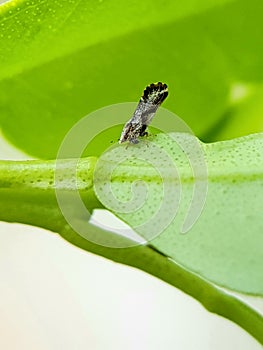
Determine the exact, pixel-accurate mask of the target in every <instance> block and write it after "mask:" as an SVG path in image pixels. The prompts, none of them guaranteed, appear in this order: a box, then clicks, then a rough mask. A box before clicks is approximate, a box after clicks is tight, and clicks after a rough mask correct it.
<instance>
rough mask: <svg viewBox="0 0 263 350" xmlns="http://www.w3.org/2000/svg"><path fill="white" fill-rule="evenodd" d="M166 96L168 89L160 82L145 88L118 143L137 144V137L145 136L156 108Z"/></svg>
mask: <svg viewBox="0 0 263 350" xmlns="http://www.w3.org/2000/svg"><path fill="white" fill-rule="evenodd" d="M167 96H168V87H167V85H166V84H163V83H161V82H159V83H156V84H150V85H148V86H147V87H146V89H145V90H144V92H143V95H142V97H141V99H140V102H139V103H138V106H137V107H136V110H135V112H134V113H133V116H132V117H131V119H130V120H129V121H128V122H127V123H126V124H125V126H124V128H123V130H122V133H121V137H120V140H119V143H123V142H125V141H129V142H131V143H138V142H139V141H138V137H139V136H144V135H146V134H147V132H146V129H147V126H148V125H149V124H150V122H151V120H152V118H153V117H154V115H155V113H156V111H157V109H158V107H159V106H160V105H161V103H162V102H163V101H164V100H165V99H166V97H167Z"/></svg>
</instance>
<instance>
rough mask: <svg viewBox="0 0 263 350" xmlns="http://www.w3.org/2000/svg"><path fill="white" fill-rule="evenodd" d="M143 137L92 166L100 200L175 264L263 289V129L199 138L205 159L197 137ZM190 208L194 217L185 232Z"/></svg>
mask: <svg viewBox="0 0 263 350" xmlns="http://www.w3.org/2000/svg"><path fill="white" fill-rule="evenodd" d="M145 142H146V144H145ZM145 142H143V141H141V142H140V143H139V144H138V145H135V146H134V147H130V148H129V149H130V151H129V150H127V149H126V150H125V148H122V147H118V148H117V149H113V150H108V151H107V152H106V153H105V154H104V155H103V156H102V157H101V160H99V163H98V164H97V166H96V169H95V190H96V194H97V196H98V198H99V200H100V202H101V203H102V204H103V205H104V206H105V207H107V208H108V209H109V210H111V211H113V212H114V213H115V214H116V215H117V216H118V217H120V218H121V219H122V220H124V221H125V222H126V223H128V224H129V225H130V226H131V227H132V228H133V229H135V230H136V231H137V232H138V233H139V234H141V235H142V236H143V237H145V238H147V240H149V239H153V240H152V241H151V245H152V246H154V247H155V248H156V249H157V250H158V251H160V252H161V253H162V254H164V255H165V256H168V257H170V258H171V259H173V260H174V261H175V262H176V263H177V264H180V265H181V266H184V267H185V268H187V269H189V270H191V271H193V272H195V273H197V274H199V275H202V276H203V278H205V279H207V280H210V281H212V282H214V283H216V284H217V285H220V286H223V287H226V288H228V289H233V290H236V291H239V292H243V293H249V294H256V295H261V296H263V275H262V265H263V251H262V246H263V235H262V232H263V218H262V208H263V134H258V135H257V134H255V135H251V136H246V137H243V138H239V139H234V140H231V141H224V142H219V143H212V144H202V143H199V144H200V146H201V151H202V152H203V156H204V161H205V162H203V161H202V153H195V148H197V146H198V143H197V140H196V138H195V137H194V136H191V135H188V134H183V133H178V134H173V135H172V134H171V135H165V134H159V135H157V137H155V138H154V139H153V140H152V142H153V143H154V147H151V146H149V145H150V144H151V142H149V140H147V141H145ZM147 144H148V147H147ZM189 150H190V153H189V154H187V152H188V151H189ZM191 152H192V153H191ZM193 152H194V153H193ZM186 155H187V156H186ZM122 156H123V157H124V158H123V159H122V158H121V157H122ZM197 157H199V158H197ZM156 158H157V160H156ZM118 162H119V163H118ZM200 166H201V168H200ZM206 166H207V169H206V168H205V167H206ZM198 167H199V169H198ZM195 169H197V171H195ZM206 171H207V173H206ZM206 174H208V177H207V178H206ZM109 182H110V183H111V186H110V187H109V185H108V184H109ZM206 182H207V190H208V191H207V193H206V186H205V184H206ZM146 185H147V189H145V186H146ZM200 185H201V187H199V192H196V196H197V197H196V198H195V199H194V198H193V193H194V190H196V189H197V187H198V186H200ZM194 186H196V187H195V188H194ZM203 205H204V208H203ZM202 209H203V210H202ZM190 210H193V211H192V212H190ZM189 213H190V216H191V217H190V220H191V219H194V220H192V221H191V223H190V225H189V223H188V228H187V232H186V233H185V234H182V232H183V231H185V230H183V229H182V227H184V226H185V223H186V217H187V215H188V216H189ZM199 215H200V216H199ZM188 219H189V217H188Z"/></svg>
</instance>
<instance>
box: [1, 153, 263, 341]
mask: <svg viewBox="0 0 263 350" xmlns="http://www.w3.org/2000/svg"><path fill="white" fill-rule="evenodd" d="M95 162H96V159H95V158H86V159H81V160H80V162H79V165H78V170H77V178H78V181H77V183H78V189H79V191H80V194H81V197H82V199H83V201H84V202H85V204H86V206H87V208H89V209H93V208H100V207H102V206H101V204H100V203H99V201H98V200H97V198H96V196H95V194H94V192H93V183H92V176H93V170H94V165H95ZM72 164H73V162H72V161H71V160H61V161H60V162H59V169H60V170H59V171H60V172H61V173H60V175H61V179H63V181H60V182H58V183H57V184H56V186H57V188H58V190H59V191H66V192H68V193H69V194H70V192H71V191H74V183H73V182H72V174H73V172H72V171H73V170H74V169H72ZM55 168H56V163H55V161H23V162H11V161H1V162H0V220H2V221H8V222H19V223H24V224H30V225H35V226H39V227H43V228H46V229H49V230H51V231H54V232H58V233H59V234H60V235H61V236H62V237H64V238H65V239H66V240H67V241H69V242H71V243H72V244H74V245H76V246H78V247H80V248H82V249H85V250H87V251H89V252H92V253H95V254H97V255H101V256H103V257H106V258H108V259H111V260H113V261H115V262H118V263H122V264H126V265H129V266H133V267H136V268H139V269H141V270H144V271H145V272H148V273H150V274H152V275H153V276H156V277H158V278H160V279H162V280H163V281H165V282H167V283H169V284H171V285H173V286H175V287H177V288H179V289H181V290H182V291H184V292H185V293H187V294H188V295H191V296H192V297H194V298H195V299H197V300H199V302H200V303H202V304H203V306H204V307H205V308H206V309H207V310H209V311H211V312H213V313H216V314H218V315H221V316H224V317H225V318H227V319H229V320H231V321H233V322H235V323H236V324H238V325H239V326H240V327H242V328H243V329H244V330H246V331H247V332H248V333H250V334H251V335H252V336H253V337H255V338H256V339H257V340H258V341H259V342H260V343H261V344H263V332H262V329H263V317H262V315H260V314H259V313H257V312H256V311H255V310H253V309H252V308H251V307H250V306H248V305H247V304H246V303H245V302H243V301H241V300H239V299H238V298H237V297H235V296H233V295H230V294H227V293H226V292H224V291H223V290H222V289H220V288H219V287H217V286H216V285H214V284H212V283H211V282H209V281H207V280H205V279H204V278H202V277H201V276H199V275H197V274H195V273H193V272H192V271H189V270H187V269H186V268H184V267H183V266H180V265H178V264H177V263H176V262H175V261H172V260H171V259H169V258H168V257H166V256H164V255H163V254H161V253H160V252H158V251H157V250H156V249H154V248H153V247H151V245H148V246H133V247H129V248H119V249H117V248H109V247H105V246H101V245H97V244H95V243H92V242H90V241H88V240H86V239H85V238H83V237H82V236H80V235H78V234H77V233H76V232H74V231H73V230H72V229H71V227H70V226H69V225H68V224H67V222H66V221H65V219H64V218H63V215H62V214H61V212H60V209H59V207H58V205H57V201H56V194H55V181H54V175H55ZM76 215H77V213H76ZM90 230H91V231H92V232H94V234H100V235H105V237H112V238H114V239H115V241H116V240H117V241H118V240H119V241H120V242H122V241H123V238H122V237H120V236H117V235H115V234H113V233H110V232H107V231H105V230H102V229H100V228H98V227H95V226H92V225H90Z"/></svg>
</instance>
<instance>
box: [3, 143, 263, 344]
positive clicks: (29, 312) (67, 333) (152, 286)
mask: <svg viewBox="0 0 263 350" xmlns="http://www.w3.org/2000/svg"><path fill="white" fill-rule="evenodd" d="M28 158H29V157H28V156H27V155H24V154H23V153H21V152H20V151H18V150H16V149H15V148H13V147H12V146H11V145H8V144H7V143H6V141H4V140H3V138H0V159H28ZM0 242H1V245H0V293H1V294H0V295H1V297H0V349H6V350H9V349H10V350H16V349H19V350H31V349H38V350H41V349H45V350H51V349H52V350H53V349H55V350H57V349H65V350H72V349H74V350H82V349H83V350H84V349H90V350H111V349H114V350H123V349H125V350H134V349H136V350H137V349H138V350H140V349H143V350H159V349H180V350H198V349H200V350H201V349H202V350H206V349H207V350H211V349H214V350H217V349H218V350H219V349H225V350H232V349H238V350H248V349H249V350H258V349H262V346H261V345H259V344H258V343H257V342H256V341H255V340H254V339H253V338H252V337H251V336H250V335H249V334H247V333H246V332H245V331H243V330H242V329H241V328H239V327H238V326H236V325H235V324H233V323H232V322H230V321H228V320H225V319H223V318H221V317H219V316H217V315H213V314H211V313H209V312H207V311H206V310H205V309H204V308H203V307H202V305H200V304H199V303H198V302H197V301H195V300H194V299H192V298H191V297H189V296H187V295H185V294H183V293H182V292H181V291H179V290H177V289H176V288H174V287H172V286H170V285H168V284H166V283H164V282H163V281H161V280H158V279H157V278H155V277H152V276H150V275H147V274H146V273H144V272H142V271H139V270H136V269H133V268H131V267H127V266H123V265H120V264H116V263H114V262H112V261H110V260H106V259H104V258H101V257H98V256H96V255H92V254H90V253H88V252H85V251H82V250H81V249H78V248H76V247H74V246H73V245H71V244H69V243H68V242H66V241H64V240H63V239H62V238H60V237H59V235H57V234H54V233H52V232H49V231H46V230H43V229H40V228H36V227H30V226H26V225H21V224H8V223H0ZM247 300H249V301H251V300H252V302H253V303H254V304H257V305H259V306H260V304H261V309H262V310H263V307H262V305H263V303H262V300H261V301H258V300H256V299H252V298H247Z"/></svg>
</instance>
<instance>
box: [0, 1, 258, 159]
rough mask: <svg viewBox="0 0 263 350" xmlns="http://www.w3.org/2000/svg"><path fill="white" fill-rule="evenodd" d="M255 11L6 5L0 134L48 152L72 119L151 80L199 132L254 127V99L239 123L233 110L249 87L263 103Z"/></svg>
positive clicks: (197, 5) (238, 7)
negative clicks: (162, 87) (246, 120)
mask: <svg viewBox="0 0 263 350" xmlns="http://www.w3.org/2000/svg"><path fill="white" fill-rule="evenodd" d="M261 10H262V2H261V0H252V1H250V2H249V3H248V2H247V1H245V0H242V1H230V0H216V1H213V2H211V1H208V0H202V1H196V0H191V1H188V2H187V3H185V2H175V1H172V0H170V1H166V2H165V3H162V2H153V1H150V0H145V1H144V2H143V3H142V2H141V1H139V0H133V1H130V2H128V3H126V2H125V3H124V2H123V3H122V2H120V1H118V0H110V1H107V2H106V1H101V2H100V1H96V2H95V1H84V0H83V1H77V0H72V1H51V0H46V1H31V0H28V1H23V0H20V1H11V2H8V3H7V4H4V5H2V6H1V7H0V39H1V42H0V61H1V67H0V111H1V113H0V118H1V119H0V120H1V127H2V129H3V132H4V133H5V135H6V136H7V137H8V138H9V139H10V140H11V141H12V142H13V143H14V144H16V145H17V146H18V147H20V148H22V149H24V150H25V151H26V152H28V153H31V154H33V155H35V156H37V157H42V158H54V157H55V156H56V153H57V150H58V147H59V145H60V143H61V141H62V139H63V137H64V135H65V134H66V132H67V131H68V129H69V128H70V127H71V126H72V125H74V123H75V122H76V121H77V120H79V119H80V118H81V117H83V116H85V115H87V114H88V113H89V112H91V111H93V110H96V109H98V108H100V107H103V106H105V105H109V104H112V103H118V102H124V101H137V100H138V98H139V96H140V93H141V90H142V89H143V88H144V86H145V85H147V84H148V83H150V82H152V81H158V80H163V81H165V82H167V83H168V85H169V87H170V97H169V99H168V100H167V103H166V105H165V106H166V107H167V108H169V109H170V110H172V111H173V112H176V113H177V114H178V115H180V116H181V117H182V118H183V119H184V120H185V121H186V122H187V123H188V124H189V125H190V126H191V128H192V129H193V131H194V132H195V133H196V134H197V135H198V136H201V138H202V139H213V140H214V139H216V138H219V137H228V138H230V137H233V136H237V135H241V134H247V133H249V132H252V131H253V132H255V131H260V130H262V123H260V119H261V118H260V114H259V113H258V114H257V113H251V114H250V110H251V109H253V106H254V101H255V100H254V99H252V100H250V101H249V100H247V106H246V115H247V113H249V114H250V116H251V117H250V119H249V124H246V125H244V126H243V125H242V123H239V122H236V115H239V114H240V111H239V110H237V109H238V108H237V109H236V108H232V107H233V106H236V104H239V103H240V104H241V103H242V102H243V101H244V100H245V99H246V97H247V91H248V89H247V88H248V87H249V88H250V87H251V88H252V90H253V91H255V94H256V95H257V96H258V97H257V106H258V107H259V108H262V100H263V99H262V89H261V88H260V86H261V85H262V72H263V69H262V62H263V59H262V53H263V49H262V45H260V41H261V32H262V21H261V17H262V11H261ZM240 85H241V86H243V87H244V89H243V90H244V91H245V93H244V94H243V95H242V94H241V95H242V96H241V99H239V100H238V102H237V99H236V94H235V91H237V90H236V87H237V86H240ZM258 87H259V90H258ZM240 106H241V105H240ZM229 111H231V113H229ZM226 115H227V117H226ZM109 118H110V116H109ZM127 119H128V116H127ZM226 120H227V123H225V121H226ZM219 125H221V126H222V125H223V128H219ZM91 128H92V125H91Z"/></svg>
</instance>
